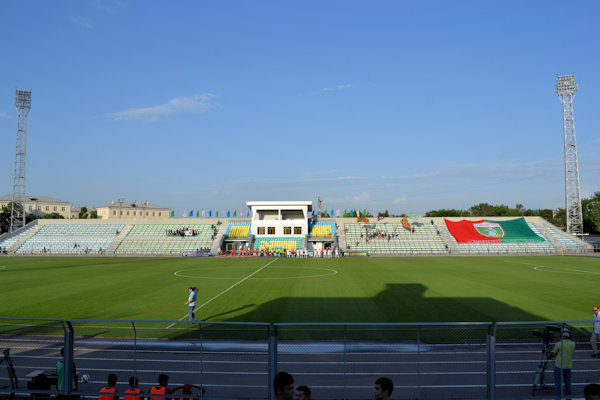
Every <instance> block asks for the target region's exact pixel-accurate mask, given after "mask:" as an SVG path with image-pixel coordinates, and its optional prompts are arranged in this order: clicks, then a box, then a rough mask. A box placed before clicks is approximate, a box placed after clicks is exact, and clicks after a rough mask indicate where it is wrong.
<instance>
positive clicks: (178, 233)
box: [166, 226, 198, 236]
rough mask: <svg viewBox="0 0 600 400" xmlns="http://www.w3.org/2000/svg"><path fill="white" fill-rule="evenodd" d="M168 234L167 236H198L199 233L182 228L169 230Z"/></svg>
mask: <svg viewBox="0 0 600 400" xmlns="http://www.w3.org/2000/svg"><path fill="white" fill-rule="evenodd" d="M166 234H167V236H198V231H197V230H196V229H190V228H188V227H185V226H182V227H181V228H179V229H167V230H166Z"/></svg>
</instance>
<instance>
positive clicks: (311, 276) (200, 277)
mask: <svg viewBox="0 0 600 400" xmlns="http://www.w3.org/2000/svg"><path fill="white" fill-rule="evenodd" d="M280 268H281V267H280ZM283 268H286V267H283ZM305 268H306V269H315V270H318V271H327V272H328V273H326V274H319V275H305V276H284V277H280V278H252V279H256V280H259V279H261V280H271V279H301V278H321V277H323V276H331V275H337V274H338V271H336V270H335V269H331V268H319V267H305ZM186 271H195V270H193V269H182V270H179V271H176V272H174V273H173V274H174V275H175V276H179V277H181V278H194V279H211V280H213V279H219V280H233V279H237V278H227V277H224V278H222V277H212V276H194V275H184V274H182V272H186Z"/></svg>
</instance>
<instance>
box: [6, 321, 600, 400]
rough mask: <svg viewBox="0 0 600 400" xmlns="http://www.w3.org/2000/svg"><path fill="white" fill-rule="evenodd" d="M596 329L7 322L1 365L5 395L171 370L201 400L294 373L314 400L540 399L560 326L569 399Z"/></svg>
mask: <svg viewBox="0 0 600 400" xmlns="http://www.w3.org/2000/svg"><path fill="white" fill-rule="evenodd" d="M592 323H593V321H541V322H540V321H535V322H498V323H492V322H478V323H476V322H462V323H278V324H269V323H244V322H211V321H202V322H200V323H190V322H187V321H185V322H183V321H157V320H99V319H72V320H64V321H63V320H60V319H27V318H0V348H1V349H4V354H5V355H6V354H7V353H8V357H5V358H4V360H3V361H6V364H7V365H9V364H10V365H14V371H15V374H14V375H13V376H11V374H10V369H8V373H6V372H3V371H2V370H3V369H4V368H2V370H0V371H2V372H0V388H1V389H0V396H5V397H11V396H12V397H14V396H16V397H21V398H25V397H27V398H29V397H30V396H31V397H32V398H39V399H42V398H46V399H47V398H49V397H48V396H57V395H63V396H64V395H76V396H83V397H84V398H85V397H89V398H97V396H98V390H99V389H100V388H101V387H103V386H105V384H106V377H107V376H108V374H109V373H115V374H117V375H118V377H119V379H118V383H117V389H118V390H119V392H120V393H121V395H122V394H123V392H124V390H125V389H126V388H127V386H128V384H127V382H128V380H129V377H130V376H135V377H137V378H138V379H139V382H140V388H141V389H142V390H143V391H144V392H146V393H148V389H149V387H150V386H153V385H156V384H157V383H158V382H157V380H156V378H157V376H158V374H160V373H165V374H167V375H169V376H170V383H169V384H170V386H180V385H183V384H184V383H191V384H195V385H202V386H203V387H205V388H206V389H207V393H206V396H205V398H214V399H233V398H236V399H242V398H244V399H246V398H248V399H272V398H273V393H272V389H271V382H272V380H273V377H274V375H275V373H276V372H278V371H287V372H289V373H291V374H292V375H293V376H294V378H295V384H296V385H297V386H298V385H307V386H309V387H310V388H311V389H312V392H313V395H312V397H313V398H315V399H324V398H327V399H363V398H365V399H366V398H372V388H373V384H374V382H375V380H376V379H377V378H379V377H381V376H387V377H389V378H390V379H392V381H393V382H394V394H393V397H394V398H420V399H433V398H436V399H439V398H487V399H496V398H498V399H500V398H512V399H515V398H530V397H531V396H532V395H538V396H541V397H543V396H550V395H553V393H554V392H553V373H552V371H553V362H552V361H546V360H545V358H544V357H545V353H544V351H543V349H544V337H543V335H544V333H545V332H546V331H547V332H548V335H547V337H546V339H548V340H549V341H551V344H552V345H553V344H554V343H556V342H557V341H560V339H559V337H560V331H561V330H562V329H563V328H568V329H569V330H570V332H571V334H572V338H573V340H574V341H575V342H576V352H575V355H574V367H573V390H574V393H575V394H577V393H579V394H581V393H583V386H585V385H586V384H587V383H590V382H594V381H598V380H600V374H599V373H598V372H599V370H598V366H597V363H598V362H599V360H598V359H596V358H592V357H590V353H591V347H590V342H589V337H590V333H591V330H590V329H591V326H592ZM548 327H551V328H548ZM535 332H537V333H535ZM540 335H541V336H540ZM550 337H551V339H550ZM61 348H64V349H65V357H64V365H65V368H64V370H63V371H64V377H63V379H64V382H70V381H71V379H72V374H73V372H72V371H73V370H72V369H71V368H70V366H71V365H73V364H75V366H76V371H77V376H76V380H77V382H78V384H77V388H76V390H72V389H71V386H70V385H64V388H63V390H62V392H61V393H58V392H57V390H56V389H55V388H54V386H53V384H54V383H55V382H56V380H57V377H56V365H57V362H59V361H60V360H61V356H60V350H61ZM6 349H9V351H6ZM10 360H12V363H9V361H10ZM544 363H545V364H544ZM544 366H545V367H546V368H547V369H546V368H542V367H544ZM541 377H543V380H542V381H540V378H541ZM175 397H179V396H175Z"/></svg>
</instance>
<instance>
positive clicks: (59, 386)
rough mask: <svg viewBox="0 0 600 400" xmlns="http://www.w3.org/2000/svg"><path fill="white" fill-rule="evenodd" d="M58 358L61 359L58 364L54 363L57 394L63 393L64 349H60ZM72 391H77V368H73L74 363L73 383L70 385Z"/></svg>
mask: <svg viewBox="0 0 600 400" xmlns="http://www.w3.org/2000/svg"><path fill="white" fill-rule="evenodd" d="M60 356H61V357H62V358H61V360H60V361H59V362H57V363H56V376H57V378H58V379H57V381H56V389H58V391H59V392H62V391H63V387H64V385H63V383H64V374H65V358H64V357H65V348H64V347H63V348H62V349H60ZM71 389H72V390H77V368H76V367H75V362H73V381H72V384H71Z"/></svg>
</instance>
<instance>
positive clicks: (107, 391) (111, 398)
mask: <svg viewBox="0 0 600 400" xmlns="http://www.w3.org/2000/svg"><path fill="white" fill-rule="evenodd" d="M116 384H117V375H115V374H109V375H108V386H105V387H103V388H102V389H100V394H99V395H98V400H119V396H115V395H114V393H117V388H115V385H116Z"/></svg>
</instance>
